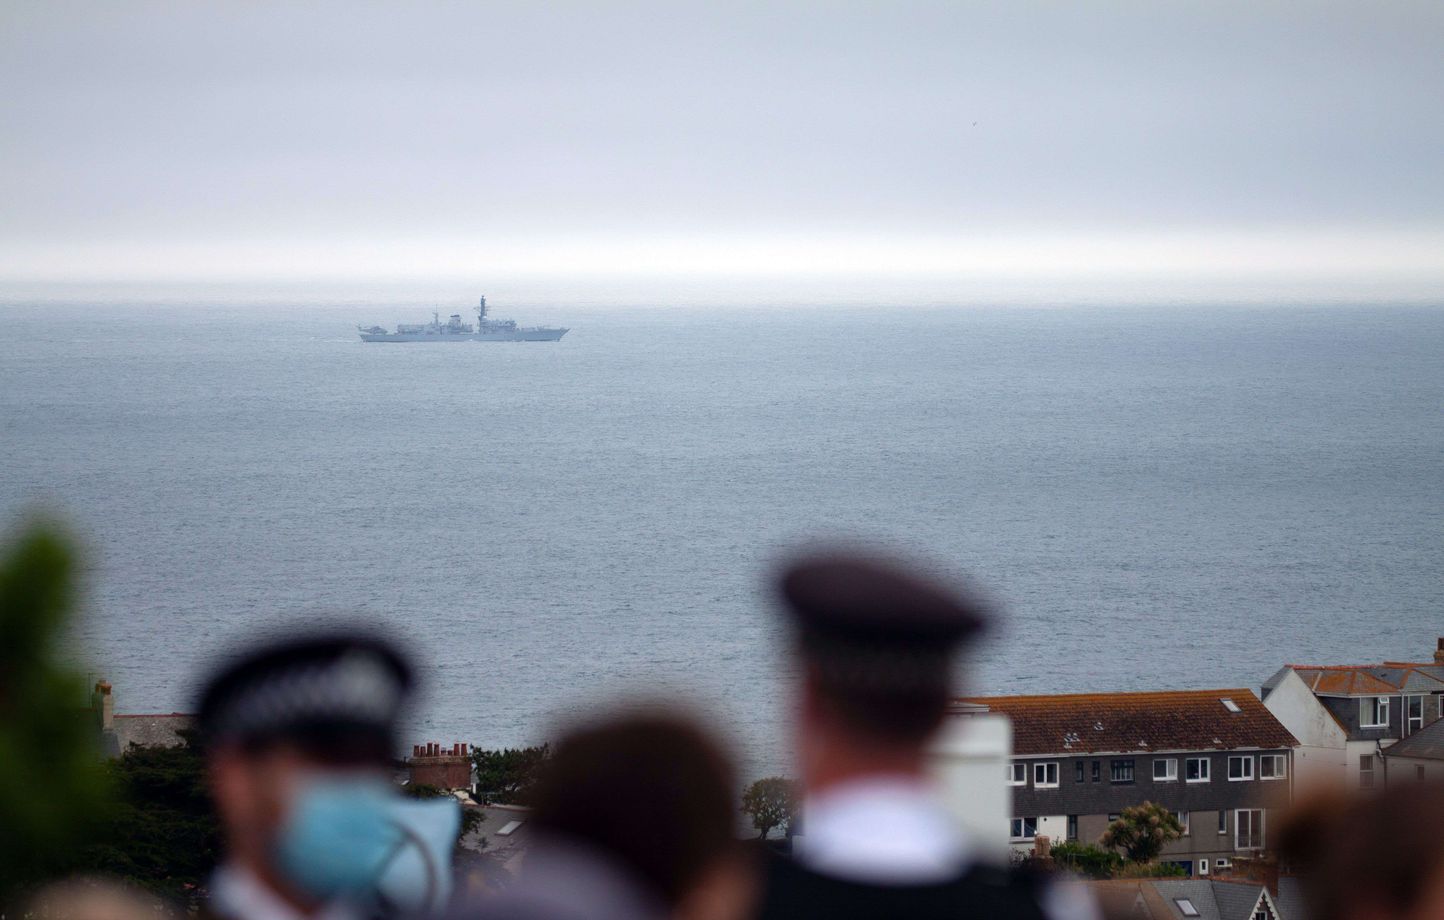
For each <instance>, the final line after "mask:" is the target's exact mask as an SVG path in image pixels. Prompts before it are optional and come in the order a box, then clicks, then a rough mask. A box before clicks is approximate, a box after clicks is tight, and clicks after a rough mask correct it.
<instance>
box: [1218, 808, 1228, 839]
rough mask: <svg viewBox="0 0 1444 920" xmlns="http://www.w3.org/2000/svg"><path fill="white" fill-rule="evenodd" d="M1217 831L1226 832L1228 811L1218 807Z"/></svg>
mask: <svg viewBox="0 0 1444 920" xmlns="http://www.w3.org/2000/svg"><path fill="white" fill-rule="evenodd" d="M1218 832H1219V833H1220V834H1227V833H1228V812H1227V811H1224V810H1223V809H1219V812H1218Z"/></svg>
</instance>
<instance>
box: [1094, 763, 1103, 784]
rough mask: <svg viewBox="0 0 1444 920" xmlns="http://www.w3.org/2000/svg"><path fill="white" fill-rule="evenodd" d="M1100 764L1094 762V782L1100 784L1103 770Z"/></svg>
mask: <svg viewBox="0 0 1444 920" xmlns="http://www.w3.org/2000/svg"><path fill="white" fill-rule="evenodd" d="M1098 763H1099V762H1098V761H1096V760H1095V761H1093V782H1095V783H1096V782H1098V779H1099V777H1100V776H1101V775H1102V770H1101V769H1100V768H1099V766H1098Z"/></svg>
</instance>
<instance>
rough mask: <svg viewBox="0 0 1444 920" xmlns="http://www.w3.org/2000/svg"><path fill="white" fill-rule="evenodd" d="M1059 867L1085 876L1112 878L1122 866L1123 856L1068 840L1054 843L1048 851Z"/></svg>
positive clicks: (1091, 845) (1098, 847)
mask: <svg viewBox="0 0 1444 920" xmlns="http://www.w3.org/2000/svg"><path fill="white" fill-rule="evenodd" d="M1048 855H1049V856H1051V857H1052V858H1053V863H1054V864H1055V865H1056V866H1057V867H1058V868H1060V869H1064V870H1067V871H1068V872H1073V873H1076V874H1078V875H1081V876H1083V877H1085V878H1091V879H1104V878H1113V877H1114V876H1115V875H1116V874H1118V871H1119V870H1120V869H1122V868H1123V857H1122V856H1119V855H1118V854H1117V853H1115V852H1113V851H1112V850H1105V849H1103V848H1102V847H1100V846H1095V845H1093V844H1091V843H1077V842H1076V841H1068V842H1066V843H1060V844H1057V845H1055V846H1054V847H1053V848H1052V849H1051V850H1050V851H1049V853H1048Z"/></svg>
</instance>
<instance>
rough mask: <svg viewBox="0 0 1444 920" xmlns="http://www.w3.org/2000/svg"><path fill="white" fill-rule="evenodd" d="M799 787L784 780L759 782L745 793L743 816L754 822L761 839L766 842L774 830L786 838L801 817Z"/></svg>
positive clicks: (743, 794) (776, 779) (783, 778)
mask: <svg viewBox="0 0 1444 920" xmlns="http://www.w3.org/2000/svg"><path fill="white" fill-rule="evenodd" d="M797 798H798V794H797V784H796V783H795V782H793V781H792V780H790V779H787V778H786V777H783V776H769V777H767V778H766V779H759V780H757V781H756V782H755V783H753V784H752V785H750V786H748V787H747V788H746V790H744V791H743V793H742V813H743V814H745V815H747V816H748V817H749V818H751V819H752V826H753V827H754V828H756V829H757V831H758V834H757V835H758V837H760V838H762V839H766V838H767V835H768V834H770V833H771V832H772V830H773V828H778V827H780V828H782V833H784V834H786V833H787V829H788V828H789V827H790V826H791V824H792V819H793V817H794V816H795V815H796V814H797Z"/></svg>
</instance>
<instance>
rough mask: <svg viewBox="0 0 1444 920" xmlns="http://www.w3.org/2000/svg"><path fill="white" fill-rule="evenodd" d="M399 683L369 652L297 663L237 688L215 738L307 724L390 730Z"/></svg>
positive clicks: (400, 690) (253, 734)
mask: <svg viewBox="0 0 1444 920" xmlns="http://www.w3.org/2000/svg"><path fill="white" fill-rule="evenodd" d="M402 693H403V688H402V684H401V679H400V678H399V677H398V676H397V675H396V673H395V671H394V670H393V669H391V668H389V667H388V666H387V665H386V663H385V662H384V661H382V660H381V659H380V658H379V657H377V656H376V655H374V654H372V653H368V652H356V653H351V654H348V655H344V656H342V657H340V658H338V659H336V660H334V661H329V662H309V663H306V664H296V665H292V666H290V667H287V668H285V669H282V670H277V671H272V672H270V673H267V674H264V675H258V676H257V677H255V678H253V679H252V680H250V681H249V682H247V683H246V684H245V685H243V686H241V687H238V688H236V689H235V690H234V691H233V692H232V693H231V696H230V699H229V700H228V701H227V702H226V703H225V704H224V706H223V707H222V708H221V711H220V712H219V713H217V716H216V719H215V722H214V726H215V727H214V729H213V736H214V737H215V738H250V737H257V736H264V735H266V734H269V733H272V732H277V731H284V730H285V729H287V728H289V727H292V726H297V725H308V724H324V723H326V722H336V723H347V724H362V725H365V724H374V725H376V726H377V727H378V728H382V729H386V728H389V727H390V725H391V723H392V722H393V721H394V720H395V718H396V715H397V712H398V710H399V708H400V704H401V698H402Z"/></svg>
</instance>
